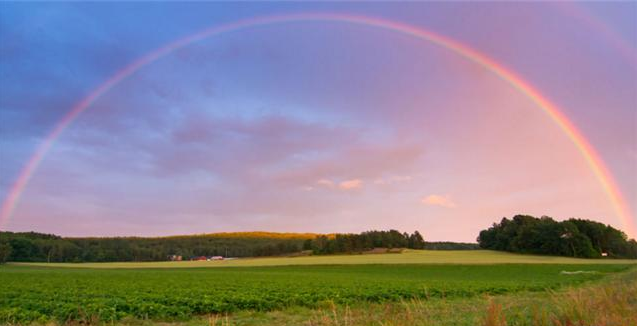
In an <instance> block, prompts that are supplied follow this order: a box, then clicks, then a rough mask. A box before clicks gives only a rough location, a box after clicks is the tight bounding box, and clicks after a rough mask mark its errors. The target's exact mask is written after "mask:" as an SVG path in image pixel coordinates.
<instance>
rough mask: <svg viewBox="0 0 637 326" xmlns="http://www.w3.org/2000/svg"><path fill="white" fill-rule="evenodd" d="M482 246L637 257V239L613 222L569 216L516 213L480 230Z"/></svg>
mask: <svg viewBox="0 0 637 326" xmlns="http://www.w3.org/2000/svg"><path fill="white" fill-rule="evenodd" d="M478 243H479V244H480V247H482V248H485V249H493V250H502V251H510V252H519V253H531V254H542V255H558V256H570V257H584V258H597V257H602V254H603V253H604V254H606V255H608V257H614V258H637V242H635V240H632V239H631V240H628V239H627V236H626V234H624V233H623V232H622V231H620V230H617V229H615V228H613V227H611V226H610V225H604V224H602V223H599V222H595V221H590V220H582V219H574V218H572V219H569V220H566V221H562V222H557V221H555V220H553V219H552V218H550V217H547V216H543V217H541V218H536V217H533V216H529V215H516V216H514V217H513V218H512V219H507V218H503V219H502V220H501V221H500V223H494V224H493V226H491V227H490V228H488V229H486V230H483V231H482V232H480V235H479V236H478Z"/></svg>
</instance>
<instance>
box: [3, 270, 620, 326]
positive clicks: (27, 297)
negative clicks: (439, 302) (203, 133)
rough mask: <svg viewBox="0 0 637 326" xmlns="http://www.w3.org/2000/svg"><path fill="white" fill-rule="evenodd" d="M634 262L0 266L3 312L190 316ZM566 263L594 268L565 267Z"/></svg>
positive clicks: (531, 279)
mask: <svg viewBox="0 0 637 326" xmlns="http://www.w3.org/2000/svg"><path fill="white" fill-rule="evenodd" d="M627 268H629V265H548V264H547V265H514V264H511V265H507V264H503V265H414V264H412V265H347V266H346V265H332V266H278V267H227V268H192V269H184V268H181V269H80V268H42V267H32V266H4V267H0V293H1V297H0V322H5V323H16V322H31V321H37V322H48V321H58V322H65V321H69V320H100V321H116V320H120V319H122V318H125V317H133V318H142V319H153V320H183V319H188V318H190V317H192V316H194V315H202V314H207V313H223V312H233V311H239V310H257V311H265V310H274V309H281V308H285V307H288V306H306V307H316V306H319V305H321V304H324V303H326V302H334V303H337V304H350V303H355V302H384V301H394V300H400V299H405V298H414V297H418V298H424V299H427V298H438V297H468V296H475V295H479V294H501V293H510V292H517V291H537V290H544V289H547V288H558V287H560V286H563V285H567V284H576V283H579V282H583V281H587V280H592V279H596V278H599V277H601V276H602V275H604V274H605V273H610V272H618V271H621V270H625V269H627ZM562 271H596V272H594V273H576V274H564V273H561V272H562Z"/></svg>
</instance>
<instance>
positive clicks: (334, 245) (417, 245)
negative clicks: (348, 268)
mask: <svg viewBox="0 0 637 326" xmlns="http://www.w3.org/2000/svg"><path fill="white" fill-rule="evenodd" d="M424 247H425V240H424V239H423V237H422V235H421V234H420V233H419V232H418V231H414V233H412V234H408V233H406V232H405V233H400V232H398V231H396V230H389V231H367V232H363V233H360V234H336V235H334V236H333V237H328V236H324V235H321V236H318V237H316V238H314V239H308V240H306V241H305V243H304V245H303V249H304V250H312V253H314V254H315V255H327V254H335V253H362V252H364V251H368V250H371V249H374V248H411V249H423V248H424Z"/></svg>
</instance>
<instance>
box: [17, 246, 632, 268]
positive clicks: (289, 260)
mask: <svg viewBox="0 0 637 326" xmlns="http://www.w3.org/2000/svg"><path fill="white" fill-rule="evenodd" d="M14 264H15V265H28V266H47V267H72V268H78V267H81V268H193V267H240V266H244V267H251V266H286V265H360V264H470V265H474V264H637V261H636V260H630V259H581V258H569V257H557V256H537V255H519V254H513V253H507V252H501V251H492V250H444V251H442V250H406V251H404V252H403V253H401V254H369V255H330V256H303V257H267V258H242V259H235V260H225V261H180V262H170V261H162V262H142V263H138V262H114V263H81V264H75V263H14Z"/></svg>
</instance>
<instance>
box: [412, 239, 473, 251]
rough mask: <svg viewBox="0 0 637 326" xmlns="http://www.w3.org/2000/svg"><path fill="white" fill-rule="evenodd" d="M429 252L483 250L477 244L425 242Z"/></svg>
mask: <svg viewBox="0 0 637 326" xmlns="http://www.w3.org/2000/svg"><path fill="white" fill-rule="evenodd" d="M423 249H427V250H478V249H481V248H480V245H478V244H477V243H468V242H449V241H438V242H425V248H423Z"/></svg>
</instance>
